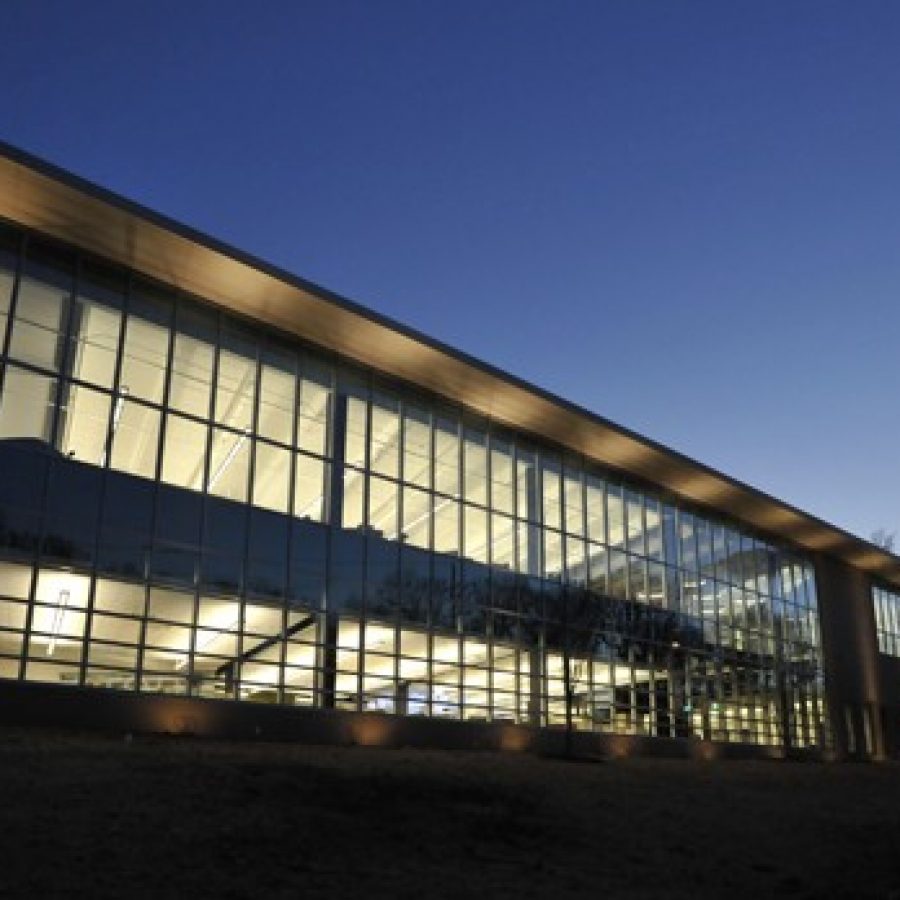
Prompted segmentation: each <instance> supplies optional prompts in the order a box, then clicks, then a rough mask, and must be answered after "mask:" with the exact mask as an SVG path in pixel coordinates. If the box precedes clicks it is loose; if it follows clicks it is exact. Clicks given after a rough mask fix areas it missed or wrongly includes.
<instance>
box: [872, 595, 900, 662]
mask: <svg viewBox="0 0 900 900" xmlns="http://www.w3.org/2000/svg"><path fill="white" fill-rule="evenodd" d="M872 603H873V605H874V608H875V634H876V636H877V639H878V652H879V653H885V654H887V655H888V656H900V594H897V593H896V592H894V591H888V590H885V589H884V588H880V587H874V588H872Z"/></svg>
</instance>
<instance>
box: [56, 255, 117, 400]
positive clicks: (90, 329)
mask: <svg viewBox="0 0 900 900" xmlns="http://www.w3.org/2000/svg"><path fill="white" fill-rule="evenodd" d="M123 295H124V282H123V280H122V278H121V276H119V275H118V274H116V273H113V272H107V271H105V270H102V269H99V268H96V267H93V266H91V265H90V264H88V263H85V264H84V266H83V270H82V275H81V280H80V287H79V294H78V296H77V297H76V298H75V308H74V311H73V315H72V334H71V340H70V343H69V354H70V359H69V363H68V368H69V371H70V372H71V373H72V377H74V378H78V379H80V380H81V381H90V382H92V383H93V384H99V385H101V386H102V387H105V388H111V387H112V386H113V378H114V377H115V371H116V354H117V353H118V350H119V332H120V331H121V328H122V303H123Z"/></svg>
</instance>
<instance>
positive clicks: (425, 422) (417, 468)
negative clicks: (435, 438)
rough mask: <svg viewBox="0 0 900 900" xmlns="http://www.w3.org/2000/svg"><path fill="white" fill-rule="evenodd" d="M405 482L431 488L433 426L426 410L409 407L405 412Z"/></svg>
mask: <svg viewBox="0 0 900 900" xmlns="http://www.w3.org/2000/svg"><path fill="white" fill-rule="evenodd" d="M403 480H404V481H408V482H410V483H412V484H417V485H419V486H420V487H425V488H427V487H430V486H431V426H430V423H429V417H428V413H427V411H425V410H422V409H417V408H414V407H410V406H407V407H406V408H405V410H404V412H403Z"/></svg>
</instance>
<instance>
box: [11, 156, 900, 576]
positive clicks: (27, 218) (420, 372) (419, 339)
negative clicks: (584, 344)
mask: <svg viewBox="0 0 900 900" xmlns="http://www.w3.org/2000/svg"><path fill="white" fill-rule="evenodd" d="M0 216H3V217H4V218H6V219H9V220H11V221H14V222H19V223H21V224H22V225H24V226H26V227H28V228H32V229H34V230H36V231H40V232H43V233H45V234H48V235H51V236H53V237H56V238H58V239H60V240H63V241H66V242H68V243H71V244H74V245H76V246H78V247H81V248H83V249H85V250H87V251H90V252H92V253H96V254H98V255H100V256H104V257H107V258H109V259H112V260H115V261H116V262H118V263H121V264H122V265H125V266H128V267H131V268H133V269H135V270H137V271H140V272H143V273H145V274H147V275H149V276H151V277H154V278H157V279H159V280H161V281H164V282H166V283H169V284H172V285H175V286H176V287H178V288H180V289H182V290H184V291H187V292H189V293H192V294H196V295H198V296H200V297H204V298H210V299H211V300H213V301H214V302H216V303H218V304H219V305H220V306H223V307H225V308H227V309H229V310H232V311H234V312H237V313H239V314H242V315H245V316H248V317H250V318H253V319H258V320H261V321H264V322H267V323H269V324H271V325H273V326H275V327H277V328H280V329H282V330H283V331H285V332H288V333H291V334H295V335H297V336H299V337H301V338H303V339H305V340H309V341H313V342H315V343H317V344H321V345H323V346H326V347H330V348H333V349H334V350H336V351H337V352H338V353H341V354H343V355H345V356H348V357H350V358H352V359H355V360H357V361H359V362H360V363H362V364H364V365H368V366H372V367H373V368H376V369H379V370H381V371H382V372H385V373H387V374H389V375H392V376H394V377H397V378H400V379H403V380H405V381H409V382H412V383H414V384H418V385H421V386H423V387H424V388H426V389H430V390H432V391H434V392H435V393H437V394H441V395H443V396H445V397H448V398H450V399H451V400H455V401H458V402H460V403H462V404H464V405H466V406H467V407H469V408H470V409H472V410H474V411H476V412H478V413H481V414H483V415H485V416H488V417H490V418H492V419H494V420H495V421H498V422H502V423H504V424H506V425H509V426H510V427H513V428H516V429H519V430H523V431H526V432H530V433H532V434H534V435H538V436H541V437H543V438H545V439H548V440H551V441H553V442H556V443H558V444H561V445H563V446H565V447H569V448H571V449H572V450H575V451H576V452H579V453H583V454H584V455H585V456H587V457H589V458H591V459H594V460H596V461H597V462H598V463H600V464H602V465H604V466H608V467H611V468H613V469H617V470H619V471H621V472H623V473H626V474H628V475H630V476H632V477H634V478H637V479H640V480H643V481H646V482H650V483H652V484H656V485H661V486H662V487H663V488H664V489H665V490H667V491H669V492H670V493H672V494H674V495H675V496H678V497H681V498H684V499H685V500H688V501H690V502H692V503H696V504H699V505H701V506H705V507H709V508H712V509H714V510H717V511H718V512H720V514H723V515H725V516H726V517H730V518H733V519H736V520H738V521H741V522H744V523H747V524H749V525H750V526H752V527H754V528H757V529H759V530H761V531H763V532H765V533H768V534H770V535H772V536H773V537H776V538H782V539H784V540H787V541H790V542H793V543H796V544H798V545H800V546H802V547H804V548H806V549H808V550H811V551H819V552H826V553H829V554H831V555H833V556H835V557H837V558H839V559H841V560H843V561H845V562H847V563H850V564H852V565H854V566H856V567H858V568H860V569H862V570H864V571H866V572H868V573H870V574H872V575H875V576H877V577H880V578H882V579H884V580H886V581H888V582H891V583H892V584H894V585H897V586H900V558H898V557H897V556H894V555H893V554H891V553H887V552H885V551H883V550H881V549H880V548H878V547H875V546H874V545H872V544H870V543H868V542H867V541H864V540H862V539H860V538H858V537H856V536H854V535H851V534H849V533H848V532H845V531H843V530H841V529H839V528H836V527H835V526H833V525H830V524H828V523H827V522H824V521H822V520H820V519H817V518H815V517H813V516H810V515H808V514H806V513H803V512H802V511H800V510H798V509H795V508H793V507H791V506H789V505H788V504H786V503H783V502H781V501H779V500H776V499H775V498H773V497H770V496H768V495H766V494H764V493H762V492H761V491H758V490H755V489H754V488H751V487H749V486H747V485H744V484H741V483H740V482H737V481H735V480H734V479H732V478H729V477H728V476H726V475H723V474H721V473H719V472H716V471H714V470H712V469H710V468H708V467H707V466H704V465H702V464H701V463H698V462H696V461H695V460H692V459H689V458H687V457H685V456H682V455H681V454H679V453H677V452H675V451H673V450H670V449H668V448H666V447H663V446H662V445H660V444H657V443H655V442H653V441H651V440H649V439H647V438H644V437H641V436H640V435H637V434H635V433H633V432H630V431H628V430H627V429H624V428H622V427H620V426H618V425H615V424H613V423H611V422H608V421H606V420H604V419H602V418H600V417H598V416H595V415H594V414H592V413H590V412H588V411H586V410H583V409H580V408H578V407H576V406H574V405H572V404H570V403H568V402H566V401H564V400H562V399H560V398H558V397H554V396H552V395H550V394H548V393H546V392H545V391H542V390H541V389H539V388H536V387H534V386H532V385H529V384H526V383H524V382H522V381H520V380H518V379H516V378H514V377H513V376H510V375H508V374H506V373H503V372H501V371H499V370H496V369H493V368H492V367H490V366H488V365H486V364H484V363H482V362H479V361H478V360H475V359H472V358H470V357H467V356H466V355H464V354H462V353H459V352H457V351H454V350H452V349H450V348H448V347H446V346H444V345H442V344H440V343H439V342H437V341H434V340H432V339H430V338H427V337H424V336H422V335H419V334H417V333H415V332H413V331H412V330H410V329H408V328H406V327H405V326H402V325H398V324H397V323H394V322H390V321H389V320H387V319H384V318H382V317H380V316H379V315H378V314H377V313H374V312H372V311H370V310H366V309H364V308H362V307H360V306H357V305H356V304H354V303H351V302H350V301H347V300H345V299H343V298H341V297H338V296H336V295H334V294H331V293H330V292H328V291H326V290H324V289H322V288H319V287H316V286H315V285H312V284H310V283H308V282H305V281H303V280H301V279H299V278H297V277H295V276H292V275H290V274H288V273H285V272H281V271H279V270H277V269H276V268H275V267H273V266H269V265H267V264H265V263H262V262H260V261H258V260H255V259H252V258H251V257H249V256H247V255H244V254H241V253H240V252H239V251H237V250H234V249H233V248H230V247H226V246H224V245H222V244H220V243H218V242H216V241H215V240H213V239H211V238H208V237H206V236H203V235H200V234H197V233H195V232H191V231H190V230H188V229H186V228H185V227H184V226H181V225H179V224H177V223H174V222H171V221H169V220H166V219H164V218H163V217H161V216H159V215H157V214H155V213H153V212H151V211H149V210H145V209H142V208H140V207H138V206H136V205H134V204H132V203H130V202H129V201H127V200H124V199H122V198H120V197H116V196H115V195H112V194H110V193H109V192H107V191H104V190H103V189H101V188H98V187H96V186H94V185H91V184H89V183H87V182H84V181H82V180H81V179H78V178H76V177H75V176H73V175H71V174H69V173H67V172H64V171H62V170H60V169H57V168H55V167H53V166H50V165H48V164H47V163H44V162H42V161H41V160H37V159H35V158H33V157H30V156H28V155H27V154H24V153H22V152H21V151H19V150H17V149H16V148H13V147H10V146H9V145H6V144H2V145H0Z"/></svg>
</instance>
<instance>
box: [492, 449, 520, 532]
mask: <svg viewBox="0 0 900 900" xmlns="http://www.w3.org/2000/svg"><path fill="white" fill-rule="evenodd" d="M514 494H515V478H514V477H513V457H512V447H511V446H510V444H509V443H507V442H506V441H501V440H498V439H497V438H493V439H492V440H491V509H493V510H496V511H497V512H502V513H506V514H507V515H512V514H513V500H514Z"/></svg>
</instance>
